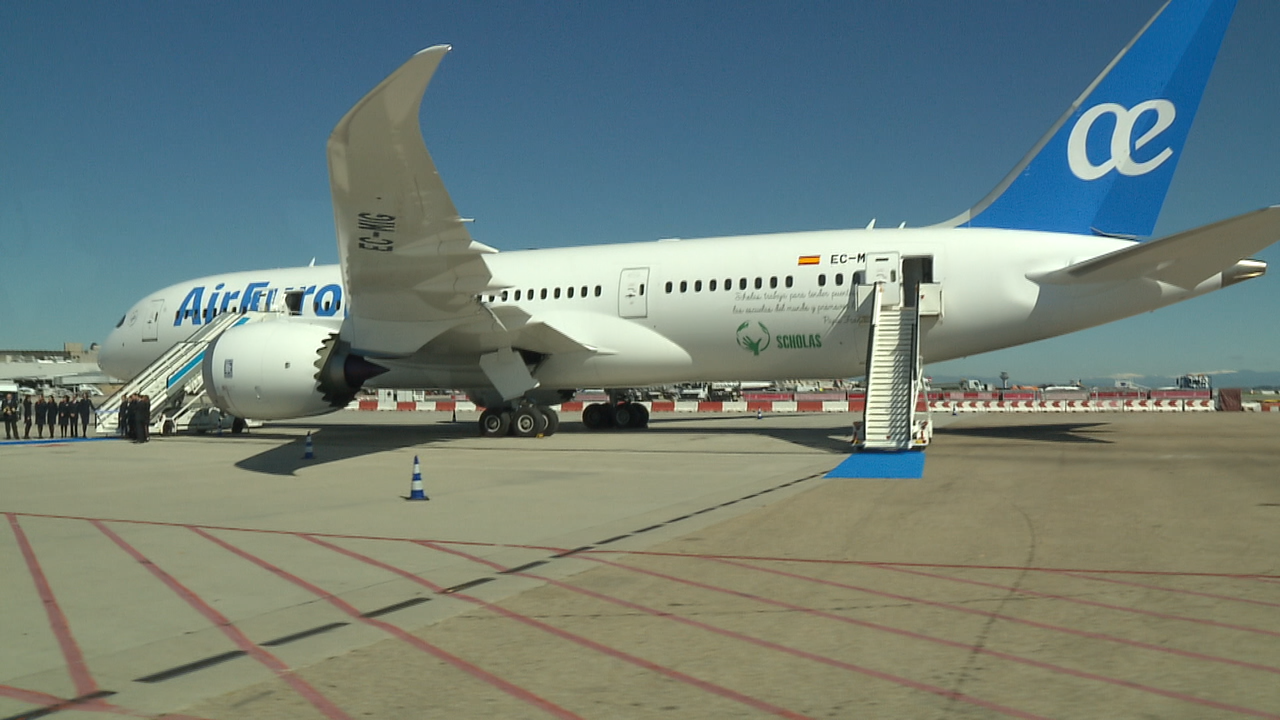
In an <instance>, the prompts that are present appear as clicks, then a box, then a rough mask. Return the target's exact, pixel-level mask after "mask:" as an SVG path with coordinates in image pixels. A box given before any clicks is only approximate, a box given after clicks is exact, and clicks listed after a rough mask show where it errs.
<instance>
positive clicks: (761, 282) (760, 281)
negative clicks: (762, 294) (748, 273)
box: [756, 278, 764, 290]
mask: <svg viewBox="0 0 1280 720" xmlns="http://www.w3.org/2000/svg"><path fill="white" fill-rule="evenodd" d="M762 287H764V279H763V278H756V289H757V290H759V289H760V288H762Z"/></svg>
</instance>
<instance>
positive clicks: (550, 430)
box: [538, 405, 560, 437]
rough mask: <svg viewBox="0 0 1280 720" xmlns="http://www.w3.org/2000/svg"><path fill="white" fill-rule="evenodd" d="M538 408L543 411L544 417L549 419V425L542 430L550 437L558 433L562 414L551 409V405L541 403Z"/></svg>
mask: <svg viewBox="0 0 1280 720" xmlns="http://www.w3.org/2000/svg"><path fill="white" fill-rule="evenodd" d="M538 410H539V411H540V412H541V413H542V418H543V419H544V420H546V421H547V425H546V427H545V428H543V430H542V434H543V435H545V436H547V437H550V436H552V435H555V434H556V431H557V430H559V429H560V415H559V414H558V413H557V412H556V411H555V410H552V409H551V406H550V405H539V406H538Z"/></svg>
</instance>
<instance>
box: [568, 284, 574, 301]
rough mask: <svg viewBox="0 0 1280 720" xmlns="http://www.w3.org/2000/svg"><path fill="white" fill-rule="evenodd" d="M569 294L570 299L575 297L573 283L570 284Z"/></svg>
mask: <svg viewBox="0 0 1280 720" xmlns="http://www.w3.org/2000/svg"><path fill="white" fill-rule="evenodd" d="M568 296H569V298H570V299H572V298H573V286H572V285H570V286H569V290H568Z"/></svg>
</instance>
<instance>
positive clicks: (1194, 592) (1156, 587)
mask: <svg viewBox="0 0 1280 720" xmlns="http://www.w3.org/2000/svg"><path fill="white" fill-rule="evenodd" d="M1062 574H1063V575H1066V576H1068V577H1073V578H1080V579H1081V580H1093V581H1094V582H1104V583H1115V584H1116V585H1129V586H1131V587H1140V588H1146V589H1148V590H1160V591H1162V592H1167V593H1176V594H1179V595H1195V596H1197V597H1206V598H1212V599H1214V600H1227V601H1230V602H1239V603H1249V604H1250V605H1263V606H1266V607H1276V608H1280V603H1274V602H1267V601H1266V600H1253V599H1251V598H1242V597H1235V596H1234V595H1218V594H1216V593H1207V592H1200V591H1198V590H1183V589H1181V588H1171V587H1161V586H1159V585H1147V584H1146V583H1137V582H1133V581H1131V580H1116V579H1115V578H1101V577H1093V576H1092V575H1081V574H1079V573H1073V572H1064V573H1062Z"/></svg>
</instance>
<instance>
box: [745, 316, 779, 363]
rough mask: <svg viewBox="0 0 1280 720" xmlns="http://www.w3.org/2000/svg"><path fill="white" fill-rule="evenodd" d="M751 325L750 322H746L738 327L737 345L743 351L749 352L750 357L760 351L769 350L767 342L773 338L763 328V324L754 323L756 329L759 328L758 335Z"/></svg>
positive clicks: (767, 329)
mask: <svg viewBox="0 0 1280 720" xmlns="http://www.w3.org/2000/svg"><path fill="white" fill-rule="evenodd" d="M751 325H752V323H751V321H750V320H748V321H747V322H744V323H742V324H741V325H739V326H738V345H739V346H740V347H741V348H742V349H743V350H750V351H751V354H752V355H759V354H760V352H761V351H763V350H767V349H768V348H769V342H770V341H771V340H772V339H773V336H772V335H770V334H769V328H767V327H765V326H764V323H762V322H757V323H755V326H756V328H759V332H758V333H757V332H756V330H755V328H752V327H751Z"/></svg>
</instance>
